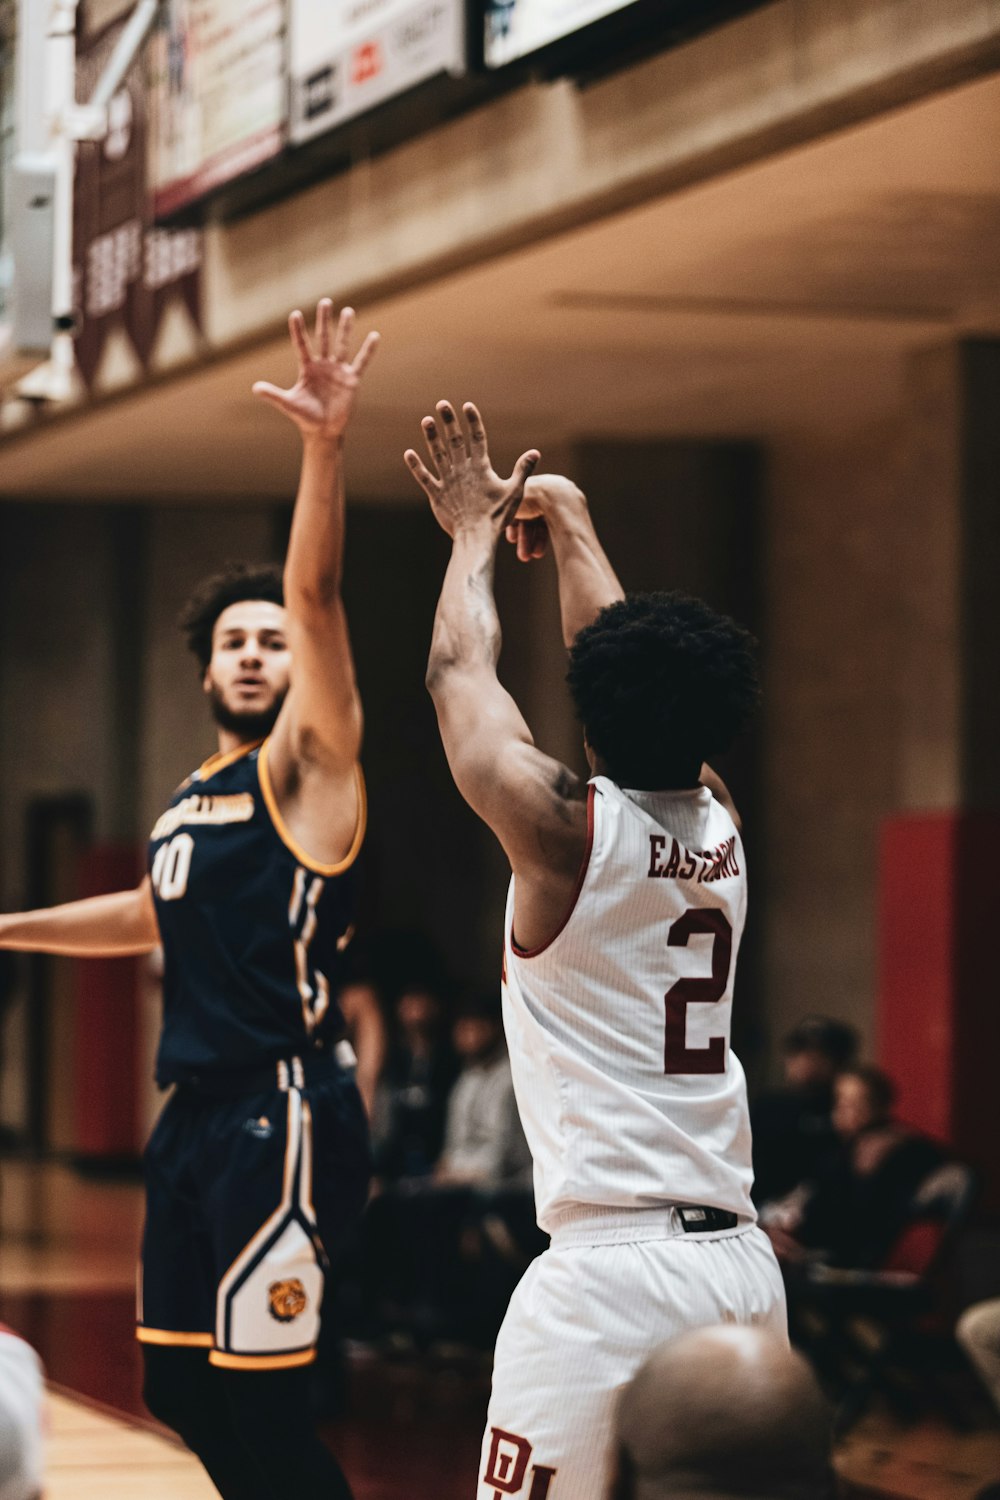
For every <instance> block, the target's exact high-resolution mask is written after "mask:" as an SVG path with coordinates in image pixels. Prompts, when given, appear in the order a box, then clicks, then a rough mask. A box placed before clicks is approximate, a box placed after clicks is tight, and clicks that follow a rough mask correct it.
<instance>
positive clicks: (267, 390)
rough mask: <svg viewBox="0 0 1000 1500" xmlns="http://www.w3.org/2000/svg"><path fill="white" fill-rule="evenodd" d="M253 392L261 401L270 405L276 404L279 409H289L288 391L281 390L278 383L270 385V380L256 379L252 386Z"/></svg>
mask: <svg viewBox="0 0 1000 1500" xmlns="http://www.w3.org/2000/svg"><path fill="white" fill-rule="evenodd" d="M252 390H253V394H254V395H255V396H259V397H260V399H261V400H262V401H267V402H269V403H270V404H271V406H276V407H277V408H278V410H279V411H285V412H287V411H289V410H290V409H291V403H290V401H289V397H288V392H287V391H283V390H282V389H281V387H280V386H278V385H271V383H270V381H267V380H257V381H255V382H254V385H253V387H252Z"/></svg>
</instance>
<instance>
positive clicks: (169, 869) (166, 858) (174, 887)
mask: <svg viewBox="0 0 1000 1500" xmlns="http://www.w3.org/2000/svg"><path fill="white" fill-rule="evenodd" d="M193 854H194V839H193V838H192V837H191V835H190V834H189V833H179V834H178V835H177V837H176V838H172V839H171V840H170V841H169V843H166V844H161V845H160V847H159V849H157V851H156V855H155V857H154V859H153V868H152V870H151V871H150V874H149V878H150V880H151V881H152V883H153V890H154V891H155V892H156V894H157V895H158V896H159V898H160V900H161V901H177V900H179V899H180V897H181V896H183V894H184V892H185V891H186V890H187V884H188V876H189V875H190V874H191V856H192V855H193Z"/></svg>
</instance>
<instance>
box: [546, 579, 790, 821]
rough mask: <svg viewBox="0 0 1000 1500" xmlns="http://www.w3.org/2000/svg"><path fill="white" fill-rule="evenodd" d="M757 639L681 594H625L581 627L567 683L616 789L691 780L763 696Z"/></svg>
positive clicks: (689, 783)
mask: <svg viewBox="0 0 1000 1500" xmlns="http://www.w3.org/2000/svg"><path fill="white" fill-rule="evenodd" d="M756 647H757V642H756V641H755V640H754V638H753V636H752V635H750V633H749V631H747V630H744V629H743V627H742V625H737V624H736V622H735V620H730V619H729V618H728V617H727V616H726V615H720V614H717V613H716V612H715V610H713V609H711V608H710V607H709V606H708V605H707V604H705V603H703V602H702V600H700V599H692V598H689V597H688V596H687V595H686V594H676V593H655V594H630V595H629V596H628V597H627V598H625V599H622V600H619V601H618V603H616V604H609V605H608V606H607V608H606V609H602V610H601V613H600V614H599V615H598V616H597V619H596V620H595V621H594V622H593V624H592V625H588V626H586V627H585V628H584V629H583V630H581V631H580V633H579V635H578V636H577V637H576V640H575V641H574V642H573V646H572V648H571V650H570V658H569V673H568V675H567V679H566V680H567V682H568V683H569V688H570V692H571V693H572V695H573V702H574V704H575V706H576V712H577V716H578V717H579V719H580V722H581V723H582V725H583V728H584V732H585V733H586V736H587V743H588V744H589V745H590V747H591V749H592V750H594V751H595V752H596V754H597V755H599V756H600V758H601V760H602V761H603V762H604V765H605V768H606V769H607V773H608V775H609V776H610V777H611V779H612V780H613V781H616V782H617V783H618V785H619V786H627V787H636V788H637V789H643V790H646V791H657V790H662V791H666V790H670V789H672V788H675V787H688V786H694V785H696V783H697V781H698V777H699V774H700V772H701V767H702V763H703V762H704V761H706V760H711V759H712V757H713V756H716V755H719V754H721V753H722V752H723V751H724V750H728V748H729V746H730V745H731V744H732V742H733V740H734V739H735V737H736V734H737V732H738V730H739V728H740V726H741V725H742V724H743V722H744V720H745V719H747V718H748V717H749V715H750V714H751V713H752V712H753V710H754V709H755V708H756V706H757V703H758V701H759V699H760V685H759V682H758V677H757V661H756Z"/></svg>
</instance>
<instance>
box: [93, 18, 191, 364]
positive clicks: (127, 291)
mask: <svg viewBox="0 0 1000 1500" xmlns="http://www.w3.org/2000/svg"><path fill="white" fill-rule="evenodd" d="M120 33H121V27H120V26H116V27H111V28H110V29H109V30H107V31H105V32H103V33H102V34H101V36H100V37H99V38H97V39H96V40H94V41H93V42H91V43H89V44H85V45H83V46H81V47H80V49H79V51H78V54H77V93H78V96H79V97H80V98H89V96H90V94H91V93H92V91H93V88H94V85H95V84H96V82H97V79H98V78H99V77H100V74H101V70H102V69H103V67H104V65H105V63H106V62H107V60H108V58H109V57H110V55H111V52H112V49H113V47H114V45H115V43H116V41H117V40H118V37H119V35H120ZM108 115H109V127H110V128H109V131H108V135H107V137H106V139H105V140H103V141H85V142H83V143H82V144H81V145H80V147H79V149H78V152H77V164H76V187H75V191H74V194H73V279H74V302H75V304H76V321H77V335H76V359H77V364H78V365H79V368H80V372H81V374H82V375H83V378H84V380H85V382H86V383H87V385H88V386H89V385H90V384H92V382H93V379H94V376H95V375H96V373H97V370H98V367H99V365H100V362H101V357H102V355H103V352H104V348H105V345H106V342H107V337H108V334H109V333H110V331H111V330H112V329H113V328H116V327H118V328H122V329H123V330H124V332H125V333H126V334H127V336H128V339H129V342H130V343H131V345H132V348H133V350H134V351H135V354H136V357H137V358H138V360H139V363H140V364H141V365H142V367H143V368H144V369H145V368H147V367H148V365H149V361H150V357H151V355H152V353H153V348H154V345H155V342H156V336H157V333H158V332H159V329H160V325H161V322H162V320H163V315H164V312H165V311H166V308H167V305H168V303H169V302H170V300H171V299H172V298H181V299H182V300H183V302H184V303H186V305H187V308H188V311H189V313H190V315H191V318H192V320H193V322H194V323H195V325H196V326H198V327H200V315H201V235H200V234H199V232H198V231H197V230H195V229H183V230H171V229H157V228H156V227H155V225H154V224H153V221H152V212H151V199H150V193H149V176H148V144H149V142H148V121H147V117H146V90H145V87H144V78H143V69H142V62H141V60H139V61H137V62H136V63H134V64H133V66H132V69H131V71H130V73H129V74H128V77H127V78H126V80H125V82H124V84H123V85H122V87H121V88H120V89H119V91H118V93H117V94H116V95H115V97H114V98H113V99H112V101H111V105H110V108H109V111H108Z"/></svg>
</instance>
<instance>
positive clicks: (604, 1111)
mask: <svg viewBox="0 0 1000 1500" xmlns="http://www.w3.org/2000/svg"><path fill="white" fill-rule="evenodd" d="M423 427H424V434H425V436H426V438H427V443H428V447H429V450H430V454H431V459H432V463H433V472H432V471H431V470H430V469H428V468H427V467H426V465H425V464H424V463H422V462H421V460H420V458H419V457H418V455H417V454H416V453H415V452H414V451H413V450H412V449H411V450H409V451H408V452H407V454H406V462H407V464H408V466H409V468H410V470H411V472H412V473H413V475H414V476H415V478H416V479H417V480H418V482H419V483H420V485H421V486H422V487H423V489H424V491H425V493H426V494H427V496H428V499H429V500H430V503H431V508H432V510H433V512H434V515H435V517H436V518H437V520H438V521H439V523H440V524H441V526H442V527H443V528H444V530H445V531H446V532H448V534H449V535H450V536H451V538H452V556H451V562H450V564H449V567H448V571H447V574H446V576H445V580H444V585H443V588H442V591H441V598H440V602H439V604H438V611H437V617H436V619H435V624H434V634H433V640H432V644H431V651H430V661H429V665H428V686H429V688H430V691H431V694H432V696H433V699H434V704H435V707H436V709H437V714H438V722H439V725H440V728H441V735H442V739H443V741H444V747H445V752H446V754H447V756H448V761H449V764H450V766H451V770H452V773H453V775H454V778H455V782H456V784H457V786H458V789H459V791H460V792H461V793H462V794H463V796H464V797H465V799H466V801H467V802H469V804H470V805H471V806H472V808H473V809H474V810H475V811H476V812H477V813H478V814H479V816H480V817H481V818H482V819H483V820H484V821H485V822H486V823H487V824H488V825H489V827H490V828H491V829H492V830H493V831H494V833H495V834H496V835H497V837H498V839H499V840H500V843H501V844H502V845H503V848H504V850H505V852H506V853H507V855H508V858H509V859H510V863H511V869H512V872H513V878H512V880H511V886H510V894H509V897H508V903H507V916H506V924H505V930H504V955H503V983H502V993H503V1006H504V1025H505V1028H506V1032H507V1038H508V1043H509V1050H510V1060H511V1069H512V1072H513V1076H514V1087H515V1093H516V1095H517V1102H518V1108H519V1110H520V1113H521V1120H522V1124H523V1126H524V1130H525V1134H526V1136H527V1138H528V1143H529V1145H530V1147H531V1152H532V1157H533V1159H534V1181H535V1205H536V1212H537V1216H538V1222H539V1225H540V1226H541V1228H542V1229H544V1230H545V1231H546V1232H547V1233H548V1234H549V1235H550V1236H551V1245H550V1248H549V1249H548V1250H546V1251H545V1253H544V1254H543V1255H541V1256H539V1257H538V1259H537V1260H536V1261H534V1262H533V1264H532V1265H531V1267H530V1268H529V1269H528V1271H527V1272H526V1274H525V1276H524V1278H523V1280H522V1281H521V1283H520V1285H519V1286H518V1288H517V1290H516V1291H515V1293H514V1296H513V1298H512V1299H511V1303H510V1307H509V1309H508V1312H507V1315H506V1317H505V1319H504V1323H503V1327H502V1328H501V1330H500V1335H499V1337H498V1340H497V1347H496V1356H495V1362H494V1374H493V1393H492V1397H491V1400H490V1407H489V1415H488V1419H487V1429H486V1434H485V1438H484V1443H483V1452H482V1467H481V1470H480V1477H479V1488H478V1491H477V1495H478V1500H500V1497H501V1496H520V1497H521V1500H603V1496H604V1493H605V1486H606V1484H607V1480H608V1473H609V1469H610V1466H611V1460H612V1457H613V1416H614V1402H615V1396H616V1393H617V1392H618V1390H619V1389H620V1388H621V1387H622V1386H623V1385H624V1384H625V1383H626V1382H628V1381H629V1380H631V1379H632V1377H633V1376H634V1374H635V1372H636V1371H637V1370H638V1369H639V1367H640V1366H641V1365H642V1363H643V1361H644V1360H645V1359H646V1357H647V1356H648V1355H649V1353H650V1352H651V1350H652V1349H653V1348H654V1347H655V1346H656V1345H657V1344H658V1343H660V1342H661V1341H663V1340H665V1339H668V1338H671V1337H673V1336H674V1335H676V1334H678V1333H681V1332H683V1331H684V1330H685V1329H688V1328H695V1327H699V1326H707V1325H710V1324H718V1323H735V1324H749V1323H754V1324H759V1325H761V1326H762V1327H763V1328H765V1329H769V1330H771V1331H773V1332H774V1333H775V1334H776V1335H777V1337H778V1338H780V1339H786V1338H787V1332H786V1327H785V1308H784V1292H783V1287H782V1281H781V1274H780V1271H779V1269H778V1266H777V1262H776V1261H775V1258H774V1254H773V1252H772V1250H771V1247H770V1245H769V1243H768V1240H767V1238H766V1236H765V1235H764V1234H763V1233H762V1232H761V1231H760V1230H759V1229H758V1228H757V1227H756V1222H755V1213H754V1207H753V1203H752V1201H751V1198H750V1186H751V1182H752V1176H753V1174H752V1169H751V1162H750V1126H749V1116H748V1111H747V1100H746V1085H745V1080H744V1076H743V1070H742V1068H741V1066H740V1064H739V1061H738V1059H737V1058H736V1057H735V1055H734V1054H733V1052H732V1050H731V1048H730V1045H729V1035H730V1023H731V1011H732V1001H733V976H734V972H735V966H736V956H737V952H738V949H739V942H740V937H741V934H742V930H743V924H744V918H745V914H746V874H745V871H746V862H745V857H744V852H743V846H742V841H741V837H740V827H739V821H738V819H737V818H736V816H735V810H734V809H733V807H732V804H731V802H730V800H729V797H728V794H727V793H726V791H725V788H724V787H723V786H722V784H721V782H720V781H719V779H718V778H717V777H715V776H713V775H712V773H711V772H709V771H708V769H707V767H706V766H705V761H706V760H707V759H708V758H710V757H711V756H714V755H717V754H719V753H721V752H722V751H724V750H725V749H727V748H728V746H729V743H730V742H731V740H732V739H733V737H734V736H735V734H736V731H737V730H738V728H739V727H740V724H741V723H742V721H743V720H744V718H745V717H746V716H747V714H748V713H749V712H750V711H751V710H752V708H753V707H754V706H755V704H756V701H757V696H758V686H757V675H756V664H755V661H754V652H753V644H754V643H753V641H752V640H751V638H750V637H749V635H748V634H747V632H746V631H745V630H743V629H742V628H741V627H740V626H738V625H737V624H735V623H734V622H733V621H732V620H728V619H726V618H724V617H723V616H720V615H718V614H716V613H715V612H714V611H713V610H711V609H710V608H709V607H708V606H707V605H705V604H703V603H702V602H701V601H699V600H696V599H689V598H686V597H684V596H682V595H677V594H667V593H660V594H646V595H633V596H631V597H626V596H625V595H624V594H623V591H622V588H621V585H620V584H619V582H618V579H617V578H616V576H615V573H614V570H613V569H612V567H611V565H610V563H609V562H608V559H607V557H606V556H605V554H604V551H603V549H602V547H601V545H600V542H599V541H598V539H597V535H596V532H595V530H594V527H593V523H592V521H591V519H590V515H589V512H588V508H587V504H586V501H585V499H584V497H583V495H582V494H581V493H580V491H579V490H578V489H577V488H576V486H575V485H572V484H571V483H570V482H569V481H567V480H565V479H562V478H558V477H554V476H549V477H545V478H540V479H537V480H532V479H530V478H529V476H530V475H531V472H532V470H533V468H534V466H535V464H536V462H537V459H538V454H537V453H536V452H534V450H530V451H529V452H527V453H525V454H523V455H522V457H521V458H520V459H519V460H518V462H517V465H516V467H515V469H514V473H513V476H512V477H511V478H510V479H509V480H503V479H501V478H500V476H499V475H497V474H496V473H495V472H494V470H493V468H492V465H491V463H490V459H489V454H488V450H487V444H486V434H485V432H484V430H483V423H482V418H481V417H480V415H479V413H478V411H477V410H476V408H475V407H474V406H471V405H468V406H466V407H465V408H464V422H463V421H461V420H460V419H459V417H458V414H457V413H456V411H455V409H454V408H453V407H452V406H451V405H450V404H449V403H448V402H440V403H439V404H438V407H437V415H436V416H435V417H427V418H425V419H424V423H423ZM505 531H506V532H507V535H508V539H509V540H512V541H515V542H516V544H517V548H518V554H519V556H520V557H521V558H522V560H525V561H529V560H530V559H531V558H533V557H535V556H538V555H540V553H541V552H542V551H543V550H544V546H545V542H546V539H550V540H551V543H552V547H553V551H554V553H555V560H556V566H557V570H558V575H559V593H560V604H561V609H562V621H563V633H564V638H565V642H566V644H567V646H568V647H569V649H570V658H569V676H568V681H569V686H570V690H571V693H572V696H573V700H574V704H575V707H576V709H577V713H578V715H579V717H580V720H581V722H582V725H583V731H584V742H585V747H586V751H587V758H588V760H589V762H590V767H591V771H592V776H591V778H590V781H589V783H588V784H586V785H584V784H582V783H581V782H580V781H579V779H578V778H577V777H576V776H575V775H574V774H573V772H572V771H570V770H569V769H568V768H567V767H566V766H563V765H561V764H560V763H559V762H558V761H556V760H553V759H552V758H551V757H550V756H547V755H545V754H544V753H543V752H542V751H541V750H539V749H538V748H537V747H536V745H535V743H534V741H533V739H532V736H531V732H530V730H529V728H528V725H527V724H526V723H525V720H524V718H523V716H522V714H521V712H520V710H519V709H518V707H517V705H516V703H515V702H514V700H513V699H512V698H511V696H510V695H509V694H508V693H507V692H506V691H505V690H504V688H503V687H502V686H501V684H500V682H499V680H498V677H497V659H498V656H499V651H500V625H499V620H498V618H497V612H496V605H495V602H494V598H493V569H494V563H495V556H496V552H497V548H498V545H499V543H500V540H501V538H502V537H503V536H504V534H505Z"/></svg>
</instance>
